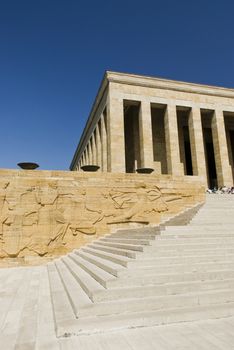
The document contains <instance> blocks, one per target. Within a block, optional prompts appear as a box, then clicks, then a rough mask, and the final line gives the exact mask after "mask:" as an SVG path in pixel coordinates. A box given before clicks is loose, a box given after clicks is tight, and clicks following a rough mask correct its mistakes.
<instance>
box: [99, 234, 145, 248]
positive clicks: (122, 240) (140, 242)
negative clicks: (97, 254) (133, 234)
mask: <svg viewBox="0 0 234 350" xmlns="http://www.w3.org/2000/svg"><path fill="white" fill-rule="evenodd" d="M100 242H107V243H118V244H119V243H120V244H121V243H122V244H133V245H143V246H144V245H151V242H150V240H146V239H138V238H116V237H111V236H109V237H105V238H100Z"/></svg>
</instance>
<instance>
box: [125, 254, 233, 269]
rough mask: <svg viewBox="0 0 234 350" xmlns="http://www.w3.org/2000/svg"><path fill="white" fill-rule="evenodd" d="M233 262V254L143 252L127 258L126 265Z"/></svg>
mask: <svg viewBox="0 0 234 350" xmlns="http://www.w3.org/2000/svg"><path fill="white" fill-rule="evenodd" d="M220 261H222V262H225V261H226V262H233V261H234V255H233V254H225V255H224V254H218V253H217V254H212V255H207V254H196V255H184V254H181V255H172V256H160V257H159V256H158V255H157V254H155V255H153V254H148V255H146V253H145V254H144V256H142V257H141V259H136V260H129V263H128V266H130V265H131V264H134V265H135V266H147V265H160V266H161V265H165V264H168V265H170V264H199V263H211V262H213V263H216V262H220ZM126 266H127V265H126Z"/></svg>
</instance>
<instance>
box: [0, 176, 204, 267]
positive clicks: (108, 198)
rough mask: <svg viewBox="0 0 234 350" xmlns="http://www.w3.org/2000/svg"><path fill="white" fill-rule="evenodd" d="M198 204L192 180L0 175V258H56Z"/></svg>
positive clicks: (199, 191)
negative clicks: (117, 231) (116, 231)
mask: <svg viewBox="0 0 234 350" xmlns="http://www.w3.org/2000/svg"><path fill="white" fill-rule="evenodd" d="M203 200H204V188H203V186H202V185H201V182H200V181H199V178H198V177H172V176H170V175H152V174H150V175H140V174H111V173H99V172H97V173H84V172H66V171H36V170H35V171H24V170H19V171H18V170H5V169H2V170H0V223H1V226H0V257H1V259H2V261H3V260H4V259H9V258H10V259H23V260H27V259H29V258H30V257H33V258H32V259H34V258H36V257H38V256H40V257H42V256H43V257H54V256H58V255H61V254H65V253H67V252H69V251H71V250H72V249H74V248H78V247H80V246H82V245H84V244H86V243H88V242H90V241H91V240H93V239H95V238H96V237H98V236H100V235H103V234H105V233H107V232H110V231H112V230H114V229H116V228H118V227H126V226H138V225H154V224H158V223H159V222H160V219H161V218H162V216H163V215H167V216H168V215H172V214H173V213H178V212H179V211H181V210H183V209H184V208H185V207H186V206H188V205H191V204H195V203H197V202H201V201H203ZM29 260H30V259H29Z"/></svg>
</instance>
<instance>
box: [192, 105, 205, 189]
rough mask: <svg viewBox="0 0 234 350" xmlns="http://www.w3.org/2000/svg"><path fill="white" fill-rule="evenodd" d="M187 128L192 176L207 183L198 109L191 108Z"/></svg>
mask: <svg viewBox="0 0 234 350" xmlns="http://www.w3.org/2000/svg"><path fill="white" fill-rule="evenodd" d="M188 127H189V139H190V147H191V157H192V166H193V175H197V176H201V177H202V178H203V180H204V181H205V182H207V174H206V161H205V148H204V141H203V132H202V122H201V111H200V108H197V107H196V108H192V110H191V112H190V114H189V120H188Z"/></svg>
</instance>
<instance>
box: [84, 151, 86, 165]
mask: <svg viewBox="0 0 234 350" xmlns="http://www.w3.org/2000/svg"><path fill="white" fill-rule="evenodd" d="M84 165H87V147H86V148H85V150H84Z"/></svg>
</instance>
